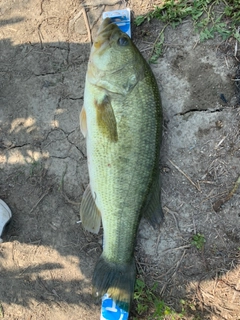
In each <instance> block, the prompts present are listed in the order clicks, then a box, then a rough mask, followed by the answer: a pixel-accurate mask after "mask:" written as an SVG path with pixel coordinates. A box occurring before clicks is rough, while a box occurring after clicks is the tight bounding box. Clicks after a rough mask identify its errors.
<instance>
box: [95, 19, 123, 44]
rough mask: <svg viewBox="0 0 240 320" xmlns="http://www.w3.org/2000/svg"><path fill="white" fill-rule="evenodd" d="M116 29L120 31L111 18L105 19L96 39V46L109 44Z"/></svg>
mask: <svg viewBox="0 0 240 320" xmlns="http://www.w3.org/2000/svg"><path fill="white" fill-rule="evenodd" d="M116 31H120V30H119V28H118V26H117V25H116V24H114V23H113V22H112V20H111V19H110V18H106V19H104V20H103V22H102V24H101V25H100V28H99V30H98V32H97V36H96V39H95V40H94V43H93V45H94V47H95V48H96V49H99V48H100V47H102V45H103V44H105V45H107V43H109V41H110V40H111V39H112V37H113V35H114V33H115V32H116Z"/></svg>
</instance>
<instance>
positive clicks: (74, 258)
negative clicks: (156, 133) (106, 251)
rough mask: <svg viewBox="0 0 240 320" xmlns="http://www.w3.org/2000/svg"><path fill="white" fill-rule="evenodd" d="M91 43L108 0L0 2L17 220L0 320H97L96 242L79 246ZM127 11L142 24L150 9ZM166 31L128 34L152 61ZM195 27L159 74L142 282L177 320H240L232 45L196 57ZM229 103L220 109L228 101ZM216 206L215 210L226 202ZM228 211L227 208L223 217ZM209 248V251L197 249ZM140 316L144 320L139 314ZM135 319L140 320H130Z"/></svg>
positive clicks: (1, 137)
mask: <svg viewBox="0 0 240 320" xmlns="http://www.w3.org/2000/svg"><path fill="white" fill-rule="evenodd" d="M82 4H84V6H85V7H86V11H87V15H88V19H89V23H90V29H91V31H92V33H93V36H94V32H96V28H97V25H98V24H99V21H100V20H101V18H100V17H101V13H102V12H103V11H108V10H113V9H115V8H119V7H121V8H123V7H124V6H125V3H121V2H119V3H117V1H114V0H106V1H100V0H97V1H94V0H86V1H84V2H81V1H77V0H59V1H53V0H39V1H38V0H16V1H14V0H2V1H1V6H0V198H1V199H3V200H4V201H5V202H6V203H7V204H8V205H9V206H10V208H11V210H12V212H13V220H12V222H11V224H10V225H9V227H8V228H7V229H6V231H5V233H4V235H3V240H4V242H3V243H2V244H1V245H0V318H4V319H16V320H17V319H18V320H30V319H31V320H34V319H37V320H41V319H47V320H52V319H54V320H55V319H56V320H64V319H68V320H77V319H93V320H94V319H99V316H100V306H99V304H95V302H94V301H93V299H92V297H91V275H92V272H93V267H94V264H95V262H96V260H97V258H98V256H99V255H100V253H101V235H99V236H94V235H91V234H89V233H87V232H84V231H83V230H82V228H81V225H80V223H79V203H80V201H81V197H82V194H83V190H84V189H85V188H86V186H87V184H88V173H87V163H86V149H85V141H84V139H83V136H82V135H81V133H80V130H79V120H78V117H79V116H78V115H79V112H80V110H81V106H82V103H83V90H84V81H85V73H86V68H87V61H88V57H89V50H90V44H89V35H88V32H87V28H86V24H85V20H84V18H83V14H82V11H81V9H82ZM152 5H153V1H152V2H151V3H148V2H147V3H146V2H144V1H140V0H136V1H135V0H133V1H131V2H128V3H127V6H128V7H130V8H131V9H132V10H133V12H134V14H135V15H138V14H141V13H145V12H147V11H148V10H149V9H150V8H152ZM162 27H163V25H161V23H159V22H156V21H153V22H151V23H145V24H144V25H142V26H141V27H139V28H134V30H133V39H134V41H135V42H136V44H137V46H138V47H139V48H140V50H141V51H142V52H143V54H144V55H145V56H146V57H147V55H148V53H149V52H150V51H151V48H152V45H153V42H154V41H155V40H156V38H157V35H158V34H159V32H160V31H161V29H162ZM198 40H199V36H198V35H197V34H195V33H194V31H193V26H192V23H191V21H184V23H183V24H181V25H180V26H179V27H177V28H176V29H172V28H171V27H167V29H166V31H165V45H164V53H163V56H162V57H161V58H160V59H159V60H158V62H157V64H155V65H152V68H153V71H154V73H155V75H156V78H157V81H158V84H159V89H160V92H161V95H162V103H163V112H164V119H165V120H164V134H163V147H162V158H161V169H162V206H163V208H164V212H165V220H164V223H163V225H162V227H161V228H160V230H153V229H152V228H151V226H150V225H149V224H148V222H147V221H142V222H141V226H140V231H139V236H138V243H137V247H136V261H137V266H138V271H139V272H140V273H141V274H142V275H143V276H144V279H145V281H146V282H147V283H148V285H149V286H151V285H152V284H153V283H155V282H157V283H158V291H159V295H161V298H162V299H163V300H164V301H165V302H166V303H167V304H168V305H169V306H170V307H173V308H175V309H176V310H177V311H179V309H180V299H184V300H185V301H186V308H185V309H186V310H187V313H186V314H185V316H183V319H211V320H216V319H233V320H236V319H240V266H239V261H240V193H239V190H237V191H236V192H235V194H234V195H233V197H232V198H230V199H229V200H228V201H225V200H227V199H226V197H227V195H228V194H229V192H230V191H231V190H232V188H233V187H234V183H235V182H236V180H237V178H238V177H239V175H240V164H239V160H240V134H239V130H240V125H239V120H240V109H239V101H238V100H237V97H236V92H235V85H234V84H235V83H236V82H234V81H233V79H234V77H235V76H236V70H237V60H236V59H235V58H234V48H235V41H233V40H231V39H230V40H229V41H228V42H225V43H222V42H221V40H220V39H218V38H216V39H214V40H211V41H208V42H205V43H201V44H200V43H199V41H198ZM224 98H225V99H226V101H224V100H225V99H224ZM219 201H220V202H219ZM221 201H222V203H223V202H224V203H223V204H222V206H220V203H221ZM197 233H200V234H202V235H204V238H205V240H206V242H205V245H204V249H203V250H198V249H197V248H195V247H194V246H193V245H191V239H192V237H193V235H194V234H197ZM133 315H134V316H135V317H136V318H138V319H143V318H144V317H141V316H138V315H137V314H136V311H134V308H133ZM133 315H132V316H133Z"/></svg>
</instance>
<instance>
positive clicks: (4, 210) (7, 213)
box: [0, 199, 12, 243]
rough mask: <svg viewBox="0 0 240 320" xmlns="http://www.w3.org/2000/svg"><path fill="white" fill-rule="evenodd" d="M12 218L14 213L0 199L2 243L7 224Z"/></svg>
mask: <svg viewBox="0 0 240 320" xmlns="http://www.w3.org/2000/svg"><path fill="white" fill-rule="evenodd" d="M11 218H12V212H11V210H10V208H9V207H8V205H7V204H6V203H5V202H4V201H2V200H1V199H0V243H1V242H2V238H1V236H2V233H3V229H4V227H5V226H6V224H7V223H8V222H9V221H10V219H11Z"/></svg>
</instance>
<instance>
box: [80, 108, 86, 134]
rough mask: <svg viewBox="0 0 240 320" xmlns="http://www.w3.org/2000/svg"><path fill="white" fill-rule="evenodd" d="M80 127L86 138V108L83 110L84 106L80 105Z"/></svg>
mask: <svg viewBox="0 0 240 320" xmlns="http://www.w3.org/2000/svg"><path fill="white" fill-rule="evenodd" d="M80 129H81V131H82V134H83V136H84V138H86V135H87V115H86V110H85V108H84V106H83V107H82V110H81V112H80Z"/></svg>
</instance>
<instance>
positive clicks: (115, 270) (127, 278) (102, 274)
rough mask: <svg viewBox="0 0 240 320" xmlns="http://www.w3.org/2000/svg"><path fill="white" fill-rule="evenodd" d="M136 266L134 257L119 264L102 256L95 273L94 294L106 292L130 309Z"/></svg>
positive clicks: (124, 307)
mask: <svg viewBox="0 0 240 320" xmlns="http://www.w3.org/2000/svg"><path fill="white" fill-rule="evenodd" d="M135 278H136V268H135V263H134V259H132V261H130V262H129V263H125V264H119V263H116V262H111V261H108V260H107V259H106V258H105V257H104V256H103V255H101V256H100V258H99V260H98V262H97V264H96V266H95V270H94V274H93V280H92V282H93V294H94V295H95V296H96V297H102V296H103V295H104V294H105V293H108V294H109V296H110V297H111V298H112V299H113V300H115V301H116V303H117V305H118V306H120V307H121V308H122V309H124V310H126V311H129V308H130V303H131V300H132V297H133V292H134V284H135Z"/></svg>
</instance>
